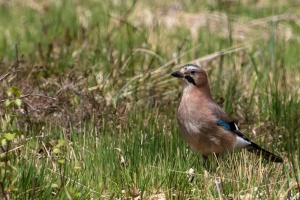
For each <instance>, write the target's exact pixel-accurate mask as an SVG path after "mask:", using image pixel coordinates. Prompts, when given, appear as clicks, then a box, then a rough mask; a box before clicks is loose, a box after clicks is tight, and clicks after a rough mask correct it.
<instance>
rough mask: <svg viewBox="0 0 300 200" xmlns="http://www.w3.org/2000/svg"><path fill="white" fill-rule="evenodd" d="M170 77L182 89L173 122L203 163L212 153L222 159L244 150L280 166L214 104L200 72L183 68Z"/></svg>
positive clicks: (194, 66) (205, 80)
mask: <svg viewBox="0 0 300 200" xmlns="http://www.w3.org/2000/svg"><path fill="white" fill-rule="evenodd" d="M171 75H172V76H174V77H177V78H179V79H180V80H181V82H182V85H183V94H182V98H181V102H180V105H179V108H178V115H177V120H178V124H179V128H180V130H181V133H182V135H183V138H184V139H185V140H186V142H187V143H188V144H189V145H190V147H191V149H192V150H193V151H195V152H197V153H200V154H202V155H203V157H204V158H205V160H206V158H207V156H209V155H211V154H212V153H215V154H216V155H220V154H221V155H222V154H224V153H226V152H227V151H231V150H233V149H234V148H244V149H246V150H248V151H250V152H253V153H255V154H257V155H262V158H264V159H266V160H268V161H272V162H283V160H282V158H280V157H279V156H276V155H274V154H273V153H271V152H269V151H267V150H265V149H263V148H261V147H260V146H258V145H257V144H255V143H254V142H252V141H250V140H249V139H248V138H247V137H246V136H245V135H244V134H243V133H242V132H241V131H240V129H239V128H238V126H237V125H236V124H235V123H234V121H233V120H232V118H231V117H230V116H229V115H227V114H226V113H225V112H224V110H223V109H222V108H221V107H220V106H219V105H218V104H216V103H215V102H214V100H213V99H212V96H211V93H210V88H209V84H208V79H207V75H206V73H205V71H204V69H202V68H201V67H198V66H197V65H193V64H187V65H184V66H183V67H181V68H180V69H179V71H175V72H173V73H172V74H171Z"/></svg>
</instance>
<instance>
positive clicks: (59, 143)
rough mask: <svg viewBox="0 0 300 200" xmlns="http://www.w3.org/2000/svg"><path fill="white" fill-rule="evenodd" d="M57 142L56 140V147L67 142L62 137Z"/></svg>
mask: <svg viewBox="0 0 300 200" xmlns="http://www.w3.org/2000/svg"><path fill="white" fill-rule="evenodd" d="M57 142H58V144H57V145H56V146H58V147H61V146H64V145H65V144H67V142H66V141H65V140H62V139H59V140H58V141H57Z"/></svg>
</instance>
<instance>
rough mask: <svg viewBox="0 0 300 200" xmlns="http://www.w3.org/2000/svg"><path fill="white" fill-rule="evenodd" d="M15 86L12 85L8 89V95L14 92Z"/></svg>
mask: <svg viewBox="0 0 300 200" xmlns="http://www.w3.org/2000/svg"><path fill="white" fill-rule="evenodd" d="M13 91H14V90H13V88H12V87H10V88H8V89H7V95H8V96H9V97H10V96H11V95H12V94H13Z"/></svg>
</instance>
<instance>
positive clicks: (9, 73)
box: [0, 70, 20, 81]
mask: <svg viewBox="0 0 300 200" xmlns="http://www.w3.org/2000/svg"><path fill="white" fill-rule="evenodd" d="M19 71H20V70H14V71H10V72H7V73H6V74H4V75H3V76H2V77H1V78H0V81H3V80H4V79H5V78H6V77H8V76H9V75H11V74H13V73H16V72H19Z"/></svg>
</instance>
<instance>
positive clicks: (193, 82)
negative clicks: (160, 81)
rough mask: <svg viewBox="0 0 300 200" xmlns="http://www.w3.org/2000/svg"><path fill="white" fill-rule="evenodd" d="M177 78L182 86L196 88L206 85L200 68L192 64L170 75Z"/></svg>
mask: <svg viewBox="0 0 300 200" xmlns="http://www.w3.org/2000/svg"><path fill="white" fill-rule="evenodd" d="M171 75H172V76H174V77H177V78H179V79H180V80H181V81H182V83H183V86H184V87H185V86H195V87H197V88H201V87H204V86H206V85H208V80H207V75H206V73H205V71H204V69H202V68H201V67H199V66H197V65H193V64H187V65H184V66H182V67H181V68H180V69H179V70H178V71H175V72H173V73H172V74H171Z"/></svg>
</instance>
